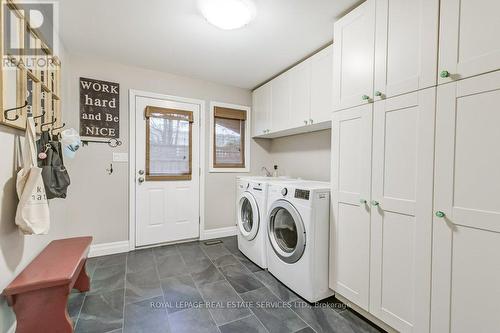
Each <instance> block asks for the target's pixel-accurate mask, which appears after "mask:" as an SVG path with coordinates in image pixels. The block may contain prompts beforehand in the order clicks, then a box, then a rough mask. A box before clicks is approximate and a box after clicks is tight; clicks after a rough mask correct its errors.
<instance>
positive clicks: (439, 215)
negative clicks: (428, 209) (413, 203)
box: [436, 210, 446, 218]
mask: <svg viewBox="0 0 500 333" xmlns="http://www.w3.org/2000/svg"><path fill="white" fill-rule="evenodd" d="M436 216H437V217H439V218H443V217H445V216H446V214H445V213H444V212H442V211H440V210H438V211H437V212H436Z"/></svg>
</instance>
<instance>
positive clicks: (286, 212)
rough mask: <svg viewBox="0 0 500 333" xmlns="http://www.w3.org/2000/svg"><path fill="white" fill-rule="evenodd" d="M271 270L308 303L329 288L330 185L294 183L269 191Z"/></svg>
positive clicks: (322, 297) (272, 188)
mask: <svg viewBox="0 0 500 333" xmlns="http://www.w3.org/2000/svg"><path fill="white" fill-rule="evenodd" d="M268 191H269V193H268V196H269V198H268V202H269V208H268V210H267V226H268V242H267V246H268V250H267V254H268V258H267V259H268V260H267V264H268V270H269V272H270V273H271V274H273V275H274V276H275V277H276V278H277V279H278V280H280V281H281V282H282V283H283V284H285V285H286V286H288V287H289V288H290V289H291V290H293V291H294V292H296V293H297V294H298V295H300V296H301V297H303V298H304V299H306V300H307V301H309V302H317V301H319V300H322V299H324V298H327V297H329V296H331V295H333V291H332V290H330V289H329V288H328V253H329V224H330V184H329V183H324V182H312V181H304V182H295V183H290V184H279V183H277V184H271V185H270V186H269V189H268Z"/></svg>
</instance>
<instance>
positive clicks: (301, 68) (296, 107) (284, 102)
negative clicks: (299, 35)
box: [253, 45, 333, 138]
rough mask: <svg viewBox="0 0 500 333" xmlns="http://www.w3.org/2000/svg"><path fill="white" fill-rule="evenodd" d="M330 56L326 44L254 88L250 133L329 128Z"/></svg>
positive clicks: (270, 134)
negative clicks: (253, 114) (316, 51)
mask: <svg viewBox="0 0 500 333" xmlns="http://www.w3.org/2000/svg"><path fill="white" fill-rule="evenodd" d="M332 57H333V47H332V46H331V45H330V46H328V47H326V48H325V49H323V50H321V51H320V52H318V53H316V54H315V55H313V56H311V57H310V58H308V59H306V60H304V61H302V62H301V63H299V64H298V65H296V66H294V67H293V68H291V69H290V70H288V71H286V72H285V73H283V74H281V75H279V76H278V77H277V78H275V79H273V80H271V81H270V82H269V83H267V84H266V85H265V86H263V87H261V88H259V89H256V90H255V91H254V93H253V95H254V96H253V97H254V98H253V99H254V111H253V112H254V113H255V116H254V118H256V120H255V123H254V130H253V136H260V137H267V138H275V137H280V136H285V135H291V134H298V133H304V132H310V131H315V130H316V131H317V130H321V129H326V128H330V127H331V113H332V112H333V105H332V90H333V89H332ZM271 124H272V126H271Z"/></svg>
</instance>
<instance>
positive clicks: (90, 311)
mask: <svg viewBox="0 0 500 333" xmlns="http://www.w3.org/2000/svg"><path fill="white" fill-rule="evenodd" d="M222 241H223V243H222V244H217V245H205V244H204V243H202V242H192V243H185V244H179V245H170V246H163V247H159V248H154V249H145V250H138V251H134V252H130V253H128V254H117V255H111V256H106V257H100V258H92V259H89V260H88V262H87V271H88V272H89V275H90V276H91V291H90V292H88V293H86V294H79V293H77V292H74V293H72V294H71V295H70V300H69V303H68V312H69V314H70V316H71V318H72V319H73V322H74V325H75V332H77V333H79V332H82V333H83V332H86V333H92V332H95V333H107V332H110V333H111V332H113V333H115V332H116V333H118V332H120V333H129V332H133V333H138V332H148V333H150V332H151V333H153V332H162V333H170V332H172V333H184V332H185V333H191V332H193V333H205V332H206V333H211V332H214V333H239V332H242V333H247V332H255V333H268V332H270V333H275V332H279V333H281V332H297V333H298V332H300V333H307V332H313V333H314V332H317V333H319V332H334V333H374V332H382V331H381V330H380V329H379V328H377V327H375V326H373V325H372V324H370V323H369V322H367V321H365V320H364V319H362V318H360V317H359V316H357V315H356V314H355V313H354V312H352V311H351V310H349V309H346V308H345V306H343V304H341V303H340V302H338V301H336V300H335V299H334V298H331V299H329V300H327V301H325V302H322V304H321V305H320V306H312V305H311V304H309V303H307V302H305V301H303V300H302V299H301V298H300V297H298V296H297V295H296V294H295V293H293V292H292V291H291V290H289V289H288V288H287V287H285V286H284V285H283V284H282V283H280V282H279V281H278V280H277V279H276V278H274V276H272V275H271V274H270V273H268V272H267V271H265V270H261V269H260V268H259V267H258V266H256V265H255V264H253V263H252V262H251V261H250V260H248V259H247V258H246V257H245V256H244V255H243V254H241V253H240V252H239V251H238V246H237V241H236V237H228V238H223V239H222ZM245 302H246V303H245ZM266 302H267V303H266ZM285 302H286V303H285ZM264 304H269V305H271V306H267V307H266V306H263V305H264ZM207 305H208V306H207ZM276 305H278V306H276Z"/></svg>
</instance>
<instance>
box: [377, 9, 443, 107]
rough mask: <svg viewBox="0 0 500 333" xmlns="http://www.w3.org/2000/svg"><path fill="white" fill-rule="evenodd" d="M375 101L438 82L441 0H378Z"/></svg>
mask: <svg viewBox="0 0 500 333" xmlns="http://www.w3.org/2000/svg"><path fill="white" fill-rule="evenodd" d="M375 11H376V26H375V87H374V88H375V91H374V93H373V95H374V100H376V101H377V100H380V99H382V98H386V97H392V96H396V95H401V94H404V93H408V92H412V91H416V90H419V89H423V88H428V87H432V86H434V85H436V79H437V53H438V51H437V48H438V27H439V0H376V9H375Z"/></svg>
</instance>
